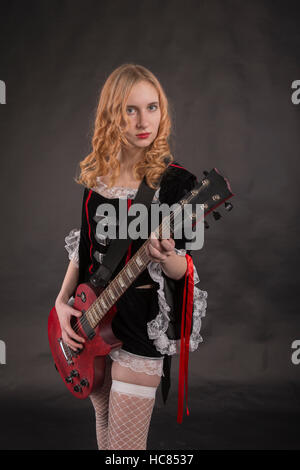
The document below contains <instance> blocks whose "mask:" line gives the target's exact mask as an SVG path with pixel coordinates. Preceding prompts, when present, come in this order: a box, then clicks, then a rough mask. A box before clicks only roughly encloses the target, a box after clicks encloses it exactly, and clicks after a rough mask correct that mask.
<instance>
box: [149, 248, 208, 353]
mask: <svg viewBox="0 0 300 470" xmlns="http://www.w3.org/2000/svg"><path fill="white" fill-rule="evenodd" d="M174 250H175V251H176V253H177V254H179V255H180V256H185V254H186V251H185V250H184V249H181V250H178V249H176V248H174ZM147 269H148V271H149V274H150V276H151V278H152V279H153V280H154V281H156V282H158V283H159V289H158V291H157V294H158V305H159V313H158V314H157V316H156V317H155V318H154V319H153V320H151V321H150V322H148V323H147V331H148V336H149V338H150V339H153V340H154V341H153V344H154V345H155V347H156V349H157V350H158V351H159V352H160V353H161V354H168V355H173V354H179V353H180V342H181V340H180V338H179V339H176V340H174V339H169V338H168V336H167V334H166V331H167V329H168V326H169V322H170V317H169V315H168V312H169V311H170V306H169V305H168V303H167V301H166V298H165V292H164V282H165V278H164V276H163V271H162V268H161V265H160V264H159V263H156V262H154V261H150V263H149V264H148V266H147ZM198 282H200V279H199V276H198V273H197V269H196V267H195V265H194V291H193V293H194V304H193V329H192V332H191V335H190V344H189V351H190V352H193V351H195V350H196V349H197V348H198V345H199V343H200V342H202V341H203V338H202V336H201V335H200V329H201V323H202V317H205V315H206V307H207V302H206V298H207V292H206V291H204V290H201V289H199V288H198V287H196V285H195V284H198Z"/></svg>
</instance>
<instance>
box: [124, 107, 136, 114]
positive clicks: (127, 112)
mask: <svg viewBox="0 0 300 470" xmlns="http://www.w3.org/2000/svg"><path fill="white" fill-rule="evenodd" d="M130 109H132V110H133V111H134V108H127V110H126V111H127V113H128V114H133V113H129V112H128V111H129V110H130Z"/></svg>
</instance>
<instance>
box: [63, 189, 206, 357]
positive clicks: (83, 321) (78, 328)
mask: <svg viewBox="0 0 300 470" xmlns="http://www.w3.org/2000/svg"><path fill="white" fill-rule="evenodd" d="M201 188H203V187H201ZM193 197H194V195H193V194H190V196H188V197H187V198H186V200H187V202H186V203H188V202H190V200H191V198H193ZM181 209H182V206H181V205H180V207H177V208H176V209H175V210H174V211H172V213H171V214H170V217H169V219H170V222H171V223H172V222H173V220H174V217H176V215H177V213H178V212H180V211H181ZM169 226H170V223H169V222H168V221H167V222H166V221H165V220H164V219H163V221H162V223H161V224H160V225H159V226H158V227H157V229H155V232H156V230H158V232H159V233H160V230H161V229H162V230H164V228H166V227H169ZM149 243H150V239H147V240H146V242H145V243H144V244H143V245H142V247H141V253H140V255H141V257H142V259H143V256H144V255H146V257H147V258H148V259H149V256H148V255H147V253H146V251H145V245H146V244H147V245H148V244H149ZM138 254H139V250H138V251H137V252H136V253H135V254H134V256H133V257H132V259H133V258H134V257H136V256H137V255H138ZM143 260H144V259H143ZM144 261H145V260H144ZM126 267H127V264H126V265H125V266H124V267H123V268H122V270H121V271H120V272H119V273H118V275H121V274H122V271H125V269H126ZM144 269H145V268H144ZM118 275H117V276H118ZM117 276H116V277H117ZM107 287H108V286H107ZM100 295H101V294H100ZM122 295H123V294H122ZM95 302H96V301H95ZM90 308H91V307H90ZM110 308H112V307H110ZM89 310H90V309H88V310H87V312H85V313H84V317H83V318H82V317H81V318H80V319H77V324H76V325H75V326H74V328H73V331H75V333H80V332H81V327H84V326H85V325H88V324H89V325H90V322H89V320H88V318H87V314H88V312H89ZM109 310H110V309H108V310H107V312H108V311H109ZM107 312H106V313H107ZM80 320H81V321H80ZM99 321H100V320H99ZM99 321H98V322H99ZM79 322H80V323H79ZM75 341H76V340H75ZM68 348H70V347H69V346H68Z"/></svg>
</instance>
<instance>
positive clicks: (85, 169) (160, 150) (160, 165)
mask: <svg viewBox="0 0 300 470" xmlns="http://www.w3.org/2000/svg"><path fill="white" fill-rule="evenodd" d="M141 81H147V82H148V83H150V84H151V85H153V86H154V87H155V89H156V91H157V93H158V96H159V105H160V109H161V120H160V125H159V129H158V133H157V136H156V138H155V140H154V141H153V142H152V143H151V145H150V146H149V147H148V148H147V150H145V157H144V159H141V160H140V161H138V162H137V163H136V164H135V165H134V168H133V174H134V177H135V179H137V180H141V179H142V178H143V177H144V176H145V178H146V182H147V184H148V186H150V187H151V188H152V189H155V188H156V187H157V182H158V180H159V178H160V176H161V175H162V173H163V172H164V171H165V169H166V167H167V166H168V164H169V163H171V162H172V161H174V158H173V155H172V154H171V153H170V148H169V143H168V137H169V135H170V131H171V118H170V113H169V106H168V100H167V97H166V94H165V92H164V90H163V88H162V86H161V84H160V83H159V81H158V79H157V78H156V77H155V76H154V75H153V73H152V72H150V71H149V70H148V69H146V68H145V67H143V66H141V65H135V64H123V65H121V66H120V67H118V68H117V69H115V70H114V71H113V72H112V73H111V74H110V75H109V77H108V78H107V80H106V82H105V83H104V86H103V88H102V90H101V93H100V99H99V103H98V107H97V110H96V119H95V127H94V134H93V138H92V148H93V150H92V152H91V153H90V154H88V155H87V156H86V157H85V158H84V160H82V161H81V162H79V166H80V170H81V171H80V175H79V177H78V178H77V177H75V182H76V183H78V184H82V185H84V186H86V187H88V188H93V187H94V186H96V183H97V182H96V178H97V176H102V175H107V174H108V173H109V171H110V172H111V178H110V181H109V184H108V187H112V186H114V184H115V182H116V180H117V178H118V177H119V174H120V163H119V160H118V158H117V156H118V154H119V152H120V149H121V145H122V143H123V144H125V145H128V140H127V139H126V137H125V135H124V133H125V132H126V129H127V126H128V122H129V121H128V117H127V113H126V102H127V99H128V96H129V94H130V91H131V89H132V87H133V86H134V85H135V84H137V83H139V82H141ZM123 123H126V127H123V126H122V125H123ZM166 157H168V161H166V160H165V159H166Z"/></svg>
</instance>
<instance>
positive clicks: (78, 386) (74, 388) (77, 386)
mask: <svg viewBox="0 0 300 470" xmlns="http://www.w3.org/2000/svg"><path fill="white" fill-rule="evenodd" d="M73 390H74V392H81V391H82V388H81V387H80V385H75V387H73Z"/></svg>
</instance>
